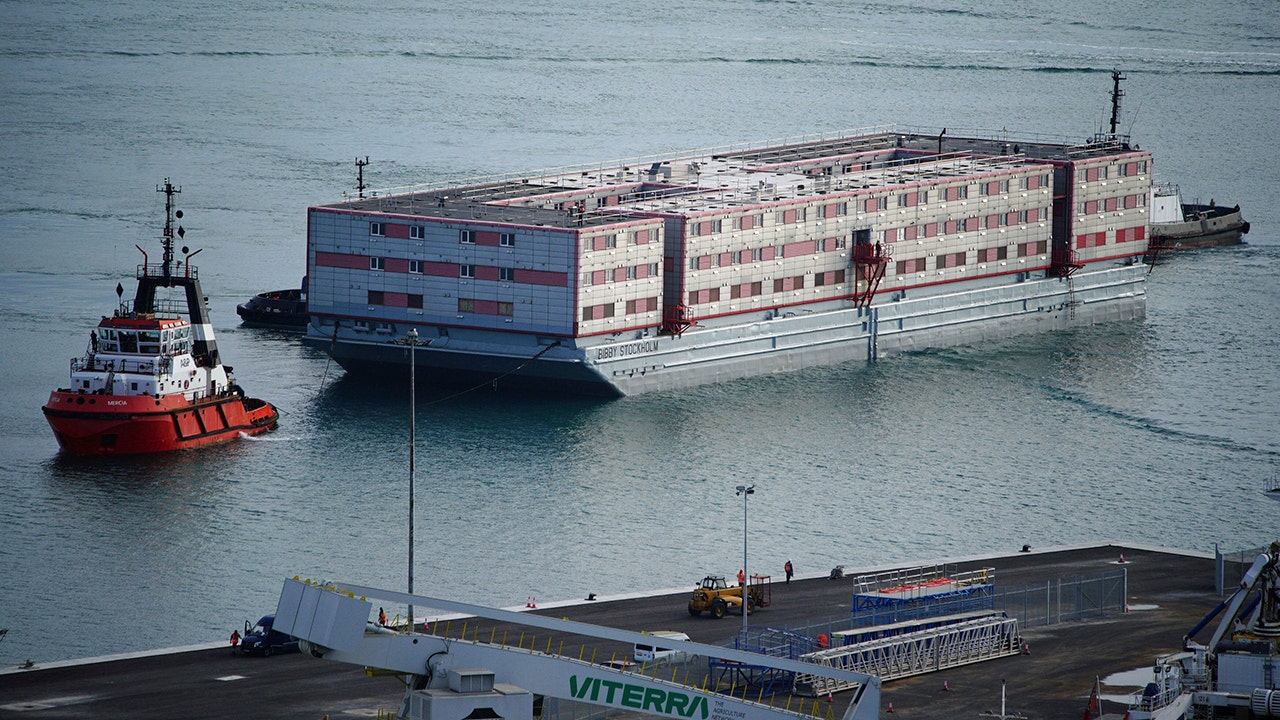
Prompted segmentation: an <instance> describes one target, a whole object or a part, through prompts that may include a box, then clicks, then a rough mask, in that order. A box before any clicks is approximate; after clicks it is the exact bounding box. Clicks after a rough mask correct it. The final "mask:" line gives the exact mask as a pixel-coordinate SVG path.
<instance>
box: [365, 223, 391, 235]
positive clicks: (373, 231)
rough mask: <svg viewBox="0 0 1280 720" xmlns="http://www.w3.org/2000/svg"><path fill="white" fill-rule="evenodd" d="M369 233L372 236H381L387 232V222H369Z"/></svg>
mask: <svg viewBox="0 0 1280 720" xmlns="http://www.w3.org/2000/svg"><path fill="white" fill-rule="evenodd" d="M369 234H370V235H373V236H374V237H383V236H384V235H386V234H387V224H386V223H380V222H371V223H369Z"/></svg>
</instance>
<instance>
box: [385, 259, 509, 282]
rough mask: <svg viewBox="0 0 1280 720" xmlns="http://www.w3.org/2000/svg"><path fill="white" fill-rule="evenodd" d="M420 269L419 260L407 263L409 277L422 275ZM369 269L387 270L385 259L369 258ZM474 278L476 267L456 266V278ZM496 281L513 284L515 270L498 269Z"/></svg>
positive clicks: (507, 268)
mask: <svg viewBox="0 0 1280 720" xmlns="http://www.w3.org/2000/svg"><path fill="white" fill-rule="evenodd" d="M422 268H423V264H422V261H421V260H410V261H409V273H410V274H411V275H421V274H422ZM369 269H370V270H386V269H387V259H386V258H383V257H370V258H369ZM475 276H476V266H475V265H459V266H458V277H460V278H474V277H475ZM498 280H499V281H500V282H515V280H516V269H515V268H509V267H500V268H498Z"/></svg>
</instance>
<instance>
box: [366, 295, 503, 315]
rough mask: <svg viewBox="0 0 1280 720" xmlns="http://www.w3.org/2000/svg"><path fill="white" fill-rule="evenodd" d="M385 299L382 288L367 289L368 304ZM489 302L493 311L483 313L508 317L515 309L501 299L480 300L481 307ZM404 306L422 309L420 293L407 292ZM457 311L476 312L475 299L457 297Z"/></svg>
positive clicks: (377, 302)
mask: <svg viewBox="0 0 1280 720" xmlns="http://www.w3.org/2000/svg"><path fill="white" fill-rule="evenodd" d="M386 301H387V297H386V293H385V292H384V291H382V290H370V291H369V304H370V305H386V304H387V302H386ZM489 304H492V306H493V310H494V311H493V312H490V313H485V314H489V315H505V316H508V317H510V316H511V315H512V314H514V311H515V304H514V303H511V302H503V301H498V302H496V303H494V302H492V301H481V309H487V308H488V307H489ZM405 307H407V308H410V309H414V310H421V309H422V295H419V294H416V293H409V294H407V295H405ZM458 312H466V313H474V312H476V301H475V299H473V298H458Z"/></svg>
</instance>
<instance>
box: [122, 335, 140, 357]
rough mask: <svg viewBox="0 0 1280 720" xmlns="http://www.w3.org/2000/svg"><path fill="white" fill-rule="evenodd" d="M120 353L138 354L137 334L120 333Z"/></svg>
mask: <svg viewBox="0 0 1280 720" xmlns="http://www.w3.org/2000/svg"><path fill="white" fill-rule="evenodd" d="M120 352H124V353H136V352H138V335H137V333H132V332H125V331H123V330H122V331H120Z"/></svg>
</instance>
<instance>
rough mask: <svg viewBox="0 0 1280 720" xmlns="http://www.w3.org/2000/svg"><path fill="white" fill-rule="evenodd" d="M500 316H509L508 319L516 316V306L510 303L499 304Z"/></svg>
mask: <svg viewBox="0 0 1280 720" xmlns="http://www.w3.org/2000/svg"><path fill="white" fill-rule="evenodd" d="M498 314H499V315H505V316H507V317H511V316H512V315H514V314H515V305H513V304H512V303H509V302H499V303H498Z"/></svg>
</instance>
